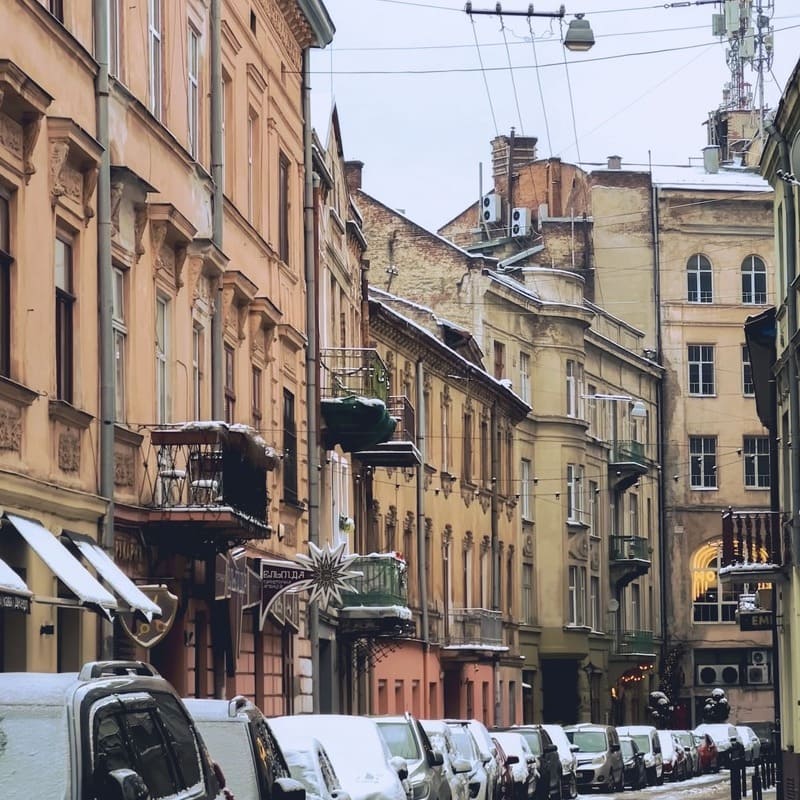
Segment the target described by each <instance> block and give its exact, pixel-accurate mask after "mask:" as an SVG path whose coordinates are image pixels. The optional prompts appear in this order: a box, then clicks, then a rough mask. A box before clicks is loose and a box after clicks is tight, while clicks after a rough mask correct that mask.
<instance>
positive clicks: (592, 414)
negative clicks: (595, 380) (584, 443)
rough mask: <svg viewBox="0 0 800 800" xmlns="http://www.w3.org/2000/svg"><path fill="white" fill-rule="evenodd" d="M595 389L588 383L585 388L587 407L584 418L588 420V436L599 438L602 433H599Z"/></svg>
mask: <svg viewBox="0 0 800 800" xmlns="http://www.w3.org/2000/svg"><path fill="white" fill-rule="evenodd" d="M596 395H597V387H596V386H595V385H594V384H592V383H590V384H589V385H588V386H587V387H586V406H587V409H586V410H587V413H586V417H587V419H588V420H589V434H590V435H591V436H596V437H598V438H599V437H600V436H601V435H602V432H601V431H600V419H599V417H598V412H597V397H596Z"/></svg>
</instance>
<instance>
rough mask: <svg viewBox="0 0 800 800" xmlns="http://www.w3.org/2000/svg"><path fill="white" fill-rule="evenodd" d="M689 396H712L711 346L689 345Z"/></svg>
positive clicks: (712, 359)
mask: <svg viewBox="0 0 800 800" xmlns="http://www.w3.org/2000/svg"><path fill="white" fill-rule="evenodd" d="M689 394H691V395H696V396H700V397H707V396H709V395H713V394H714V346H713V345H710V344H690V345H689Z"/></svg>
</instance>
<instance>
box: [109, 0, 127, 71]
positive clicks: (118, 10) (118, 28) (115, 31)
mask: <svg viewBox="0 0 800 800" xmlns="http://www.w3.org/2000/svg"><path fill="white" fill-rule="evenodd" d="M122 3H123V0H108V72H109V74H111V75H113V76H114V77H115V78H121V77H122V19H123V13H124V6H123V5H122Z"/></svg>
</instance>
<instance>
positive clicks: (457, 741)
mask: <svg viewBox="0 0 800 800" xmlns="http://www.w3.org/2000/svg"><path fill="white" fill-rule="evenodd" d="M450 731H451V735H452V737H453V744H454V745H455V747H456V751H457V753H458V755H459V756H461V758H466V759H467V761H474V760H475V758H476V754H475V740H474V739H473V738H472V734H471V733H470V732H469V731H468V730H467V729H466V728H451V729H450Z"/></svg>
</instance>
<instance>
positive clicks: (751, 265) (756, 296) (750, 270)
mask: <svg viewBox="0 0 800 800" xmlns="http://www.w3.org/2000/svg"><path fill="white" fill-rule="evenodd" d="M756 276H760V277H761V279H762V280H763V282H764V291H763V292H761V291H759V290H758V289H757V287H756ZM746 284H747V286H746ZM766 302H767V265H766V264H765V263H764V259H763V258H761V257H760V256H757V255H755V254H752V255H749V256H747V258H745V260H744V261H742V303H743V304H744V305H751V306H763V305H765V304H766Z"/></svg>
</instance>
